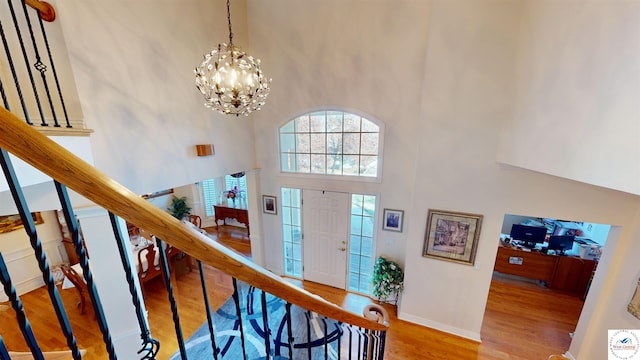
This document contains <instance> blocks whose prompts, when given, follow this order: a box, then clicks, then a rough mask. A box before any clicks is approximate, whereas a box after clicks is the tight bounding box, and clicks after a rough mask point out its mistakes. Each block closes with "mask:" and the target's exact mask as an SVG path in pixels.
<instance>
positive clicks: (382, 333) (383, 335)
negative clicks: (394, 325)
mask: <svg viewBox="0 0 640 360" xmlns="http://www.w3.org/2000/svg"><path fill="white" fill-rule="evenodd" d="M386 345H387V332H386V331H380V349H379V350H378V351H379V353H380V360H384V348H385V346H386Z"/></svg>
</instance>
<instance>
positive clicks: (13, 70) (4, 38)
mask: <svg viewBox="0 0 640 360" xmlns="http://www.w3.org/2000/svg"><path fill="white" fill-rule="evenodd" d="M0 35H1V36H2V45H3V46H4V52H5V53H6V54H7V61H8V62H9V68H10V69H11V75H12V76H13V83H14V84H15V85H16V92H17V93H18V99H20V105H21V106H22V112H23V113H24V118H25V120H26V122H27V124H29V125H33V123H32V122H31V119H30V118H29V111H28V110H27V104H26V103H25V102H24V95H22V88H21V87H20V81H19V80H18V73H16V67H15V64H14V63H13V57H12V56H11V50H9V43H8V42H7V36H6V35H5V33H4V28H3V27H2V21H0ZM3 101H4V107H5V108H6V109H7V110H9V102H8V101H7V99H6V98H3Z"/></svg>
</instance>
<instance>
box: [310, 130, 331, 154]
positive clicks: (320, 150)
mask: <svg viewBox="0 0 640 360" xmlns="http://www.w3.org/2000/svg"><path fill="white" fill-rule="evenodd" d="M325 139H326V137H325V134H324V133H322V134H311V153H314V154H324V153H325V152H326V150H327V149H326V147H325Z"/></svg>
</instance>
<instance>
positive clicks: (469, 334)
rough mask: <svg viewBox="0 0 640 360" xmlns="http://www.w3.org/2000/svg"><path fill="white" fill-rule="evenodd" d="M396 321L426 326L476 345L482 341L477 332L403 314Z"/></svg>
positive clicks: (399, 314)
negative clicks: (470, 341)
mask: <svg viewBox="0 0 640 360" xmlns="http://www.w3.org/2000/svg"><path fill="white" fill-rule="evenodd" d="M398 319H400V320H404V321H408V322H411V323H414V324H418V325H421V326H426V327H428V328H431V329H435V330H438V331H442V332H446V333H448V334H451V335H455V336H460V337H463V338H465V339H469V340H472V341H475V342H478V343H480V342H482V340H481V339H480V333H478V332H473V331H469V330H465V329H460V328H457V327H454V326H450V325H447V324H442V323H439V322H437V321H432V320H427V319H423V318H421V317H418V316H414V315H410V314H406V313H403V312H400V313H398Z"/></svg>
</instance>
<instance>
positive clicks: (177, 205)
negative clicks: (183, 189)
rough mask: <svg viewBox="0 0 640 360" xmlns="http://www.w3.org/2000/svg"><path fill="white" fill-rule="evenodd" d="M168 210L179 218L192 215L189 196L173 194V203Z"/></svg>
mask: <svg viewBox="0 0 640 360" xmlns="http://www.w3.org/2000/svg"><path fill="white" fill-rule="evenodd" d="M167 211H169V212H170V213H171V215H173V217H174V218H176V219H178V220H183V219H184V218H186V217H187V216H189V215H191V207H189V205H188V204H187V197H186V196H183V197H177V196H175V195H174V196H173V197H172V198H171V204H170V205H169V207H168V208H167Z"/></svg>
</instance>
